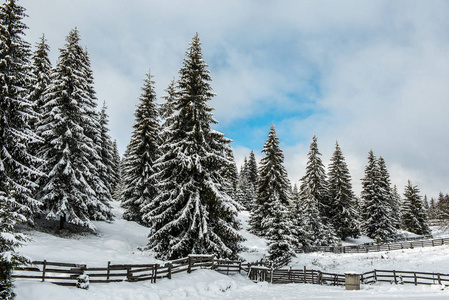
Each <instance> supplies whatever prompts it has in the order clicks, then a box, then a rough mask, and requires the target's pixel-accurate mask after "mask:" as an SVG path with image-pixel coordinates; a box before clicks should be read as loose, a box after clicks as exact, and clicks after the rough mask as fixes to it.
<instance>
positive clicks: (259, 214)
mask: <svg viewBox="0 0 449 300" xmlns="http://www.w3.org/2000/svg"><path fill="white" fill-rule="evenodd" d="M262 153H264V154H265V157H264V158H262V160H261V162H260V167H259V174H260V176H259V185H258V186H257V193H256V198H255V199H254V203H253V205H252V207H251V216H250V221H249V224H250V225H251V231H252V232H254V233H255V234H257V235H259V236H266V235H267V234H268V232H267V230H268V229H269V226H271V225H272V224H267V219H272V218H273V216H274V211H270V210H271V208H272V207H273V206H274V205H275V204H274V201H279V202H280V206H277V207H278V208H279V209H281V210H282V211H284V208H288V207H289V203H290V202H289V200H290V198H289V197H290V193H289V180H288V178H287V171H286V170H285V167H284V166H283V163H284V154H283V153H282V149H281V148H280V147H279V139H278V137H277V135H276V130H275V128H274V125H273V124H272V125H271V128H270V132H269V134H268V138H267V140H266V142H265V145H264V147H263V149H262ZM248 169H249V168H247V172H248ZM247 178H248V181H250V176H247Z"/></svg>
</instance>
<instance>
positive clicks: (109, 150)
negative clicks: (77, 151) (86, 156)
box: [98, 102, 118, 203]
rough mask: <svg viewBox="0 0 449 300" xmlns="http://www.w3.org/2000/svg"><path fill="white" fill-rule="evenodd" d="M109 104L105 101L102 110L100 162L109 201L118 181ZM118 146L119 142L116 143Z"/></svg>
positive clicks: (107, 200)
mask: <svg viewBox="0 0 449 300" xmlns="http://www.w3.org/2000/svg"><path fill="white" fill-rule="evenodd" d="M106 110H107V106H106V102H104V103H103V107H102V108H101V112H100V120H99V123H100V143H99V144H100V147H99V151H100V158H101V164H99V168H98V169H99V170H98V171H99V173H98V175H99V177H100V179H101V181H102V182H103V183H104V185H105V188H106V194H105V201H106V203H108V202H109V201H110V199H111V197H112V196H111V195H112V194H113V192H114V187H115V185H116V181H117V176H118V174H117V172H118V169H117V166H116V161H115V158H114V155H115V152H114V151H116V149H114V145H113V142H112V139H111V137H110V136H109V134H108V131H109V128H108V124H109V117H108V115H107V113H106ZM115 147H117V144H116V145H115Z"/></svg>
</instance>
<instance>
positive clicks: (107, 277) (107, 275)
mask: <svg viewBox="0 0 449 300" xmlns="http://www.w3.org/2000/svg"><path fill="white" fill-rule="evenodd" d="M110 268H111V261H108V270H107V271H106V280H107V281H109V274H110V273H111V269H110Z"/></svg>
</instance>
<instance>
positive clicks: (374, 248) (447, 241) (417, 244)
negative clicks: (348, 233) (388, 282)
mask: <svg viewBox="0 0 449 300" xmlns="http://www.w3.org/2000/svg"><path fill="white" fill-rule="evenodd" d="M442 245H449V238H441V239H432V240H421V241H408V242H399V243H391V244H378V245H377V244H364V245H356V246H335V247H332V246H322V247H308V248H300V249H298V250H297V252H299V253H308V252H332V253H368V252H381V251H393V250H402V249H413V248H424V247H435V246H442Z"/></svg>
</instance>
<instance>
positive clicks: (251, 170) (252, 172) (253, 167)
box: [247, 150, 259, 188]
mask: <svg viewBox="0 0 449 300" xmlns="http://www.w3.org/2000/svg"><path fill="white" fill-rule="evenodd" d="M247 168H248V169H247V176H248V179H249V181H250V182H251V183H252V185H253V186H254V188H257V186H258V181H259V175H258V174H257V162H256V156H255V155H254V152H253V151H252V150H251V153H250V154H249V159H248V167H247Z"/></svg>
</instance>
